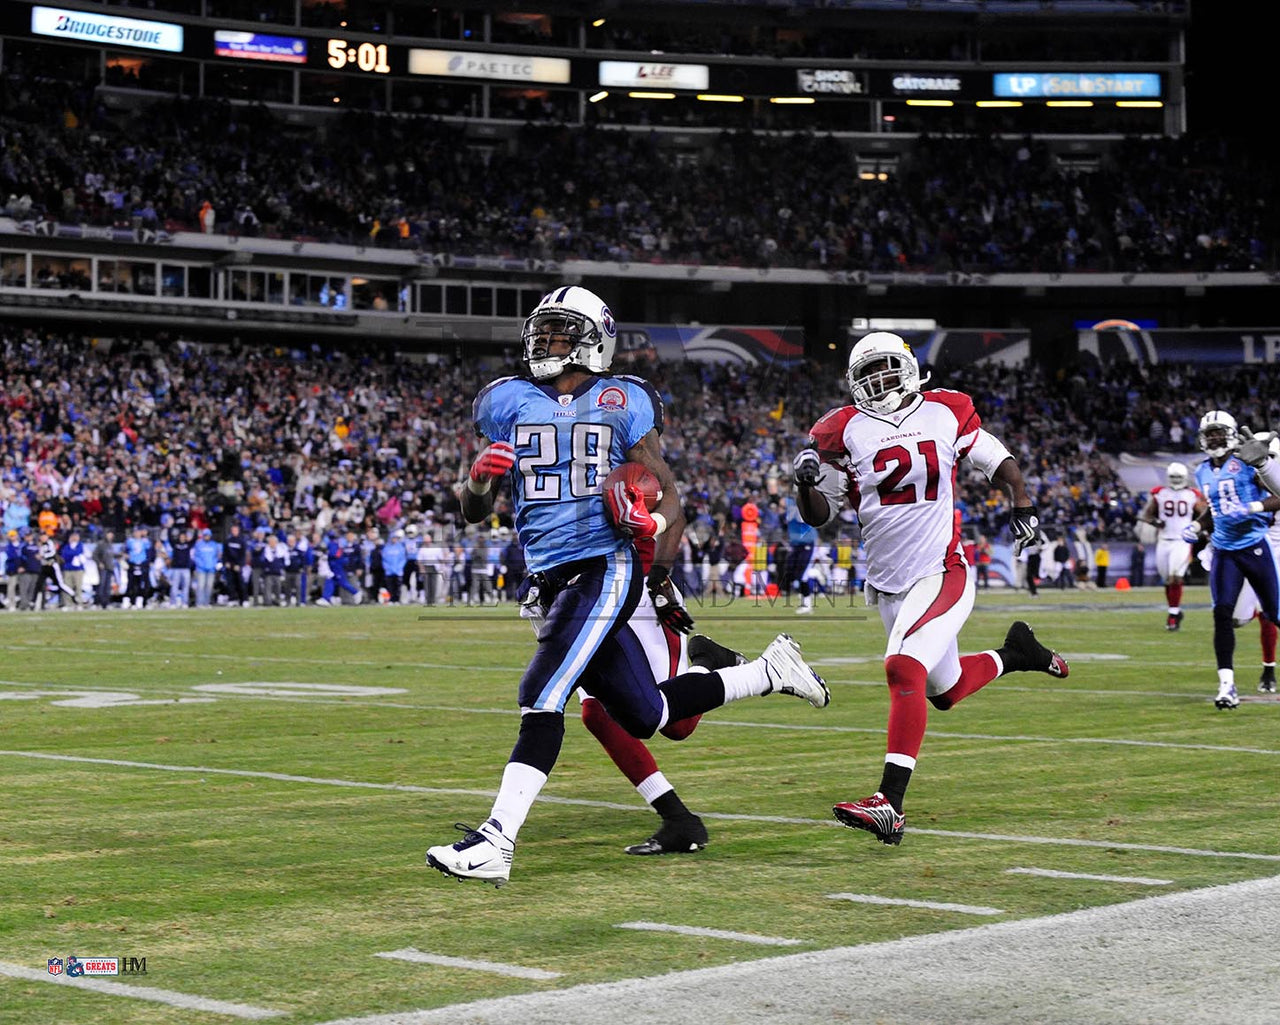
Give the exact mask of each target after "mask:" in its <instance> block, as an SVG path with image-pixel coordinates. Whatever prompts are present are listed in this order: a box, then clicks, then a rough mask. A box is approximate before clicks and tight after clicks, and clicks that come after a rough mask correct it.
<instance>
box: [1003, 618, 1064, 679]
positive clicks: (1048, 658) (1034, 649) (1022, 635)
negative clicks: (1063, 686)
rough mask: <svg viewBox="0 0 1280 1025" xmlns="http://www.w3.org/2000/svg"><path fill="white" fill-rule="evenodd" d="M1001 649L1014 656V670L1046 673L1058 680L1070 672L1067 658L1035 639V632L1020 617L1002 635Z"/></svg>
mask: <svg viewBox="0 0 1280 1025" xmlns="http://www.w3.org/2000/svg"><path fill="white" fill-rule="evenodd" d="M1003 650H1004V651H1006V652H1008V653H1009V654H1012V655H1013V656H1014V662H1015V665H1014V666H1012V667H1011V668H1012V670H1013V671H1014V672H1036V673H1048V674H1049V675H1050V676H1056V677H1058V679H1060V680H1062V679H1066V677H1067V676H1068V674H1069V673H1070V672H1071V667H1070V666H1069V665H1067V660H1066V659H1065V658H1063V657H1062V656H1061V655H1059V654H1058V653H1057V652H1056V651H1051V650H1050V649H1048V648H1046V647H1045V646H1044V645H1043V644H1041V643H1040V642H1039V641H1037V640H1036V635H1035V632H1034V631H1033V630H1032V629H1031V627H1030V626H1029V625H1028V624H1027V623H1024V622H1023V621H1022V620H1020V619H1019V620H1017V621H1016V622H1015V623H1014V624H1013V626H1011V627H1009V632H1008V633H1007V634H1005V635H1004V645H1003Z"/></svg>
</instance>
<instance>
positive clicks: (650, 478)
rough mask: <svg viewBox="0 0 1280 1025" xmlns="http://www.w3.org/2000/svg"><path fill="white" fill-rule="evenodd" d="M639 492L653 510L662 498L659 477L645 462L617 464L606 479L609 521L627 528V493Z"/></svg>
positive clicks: (650, 510) (646, 504) (606, 502)
mask: <svg viewBox="0 0 1280 1025" xmlns="http://www.w3.org/2000/svg"><path fill="white" fill-rule="evenodd" d="M624 490H625V491H626V492H627V495H630V494H638V495H639V496H640V497H641V498H643V499H644V507H645V509H646V510H647V511H648V512H652V511H653V510H654V509H656V508H657V507H658V502H659V501H660V500H661V498H662V488H661V487H659V485H658V478H657V477H655V476H654V475H653V471H652V470H650V469H649V468H648V467H647V466H645V465H644V464H643V463H623V464H621V465H620V466H615V467H614V468H613V469H612V470H611V471H610V472H609V476H607V477H606V478H605V479H604V508H605V514H606V515H607V516H608V517H609V522H610V523H612V524H613V525H614V526H615V527H618V528H619V529H625V523H624V522H623V521H625V520H626V518H627V516H626V512H627V510H626V506H627V505H628V504H629V503H628V502H627V495H624V494H623V491H624Z"/></svg>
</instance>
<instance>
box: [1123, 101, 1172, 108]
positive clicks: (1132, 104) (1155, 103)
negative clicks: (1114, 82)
mask: <svg viewBox="0 0 1280 1025" xmlns="http://www.w3.org/2000/svg"><path fill="white" fill-rule="evenodd" d="M1116 106H1117V107H1163V106H1164V104H1163V103H1162V102H1160V101H1159V100H1116Z"/></svg>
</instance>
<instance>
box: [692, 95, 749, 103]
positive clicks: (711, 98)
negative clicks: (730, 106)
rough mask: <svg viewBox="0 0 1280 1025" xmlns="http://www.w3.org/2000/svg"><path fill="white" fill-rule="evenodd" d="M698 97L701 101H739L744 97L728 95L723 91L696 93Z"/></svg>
mask: <svg viewBox="0 0 1280 1025" xmlns="http://www.w3.org/2000/svg"><path fill="white" fill-rule="evenodd" d="M698 99H700V100H702V102H703V103H741V102H742V101H743V100H745V99H746V97H745V96H729V95H727V94H724V93H698Z"/></svg>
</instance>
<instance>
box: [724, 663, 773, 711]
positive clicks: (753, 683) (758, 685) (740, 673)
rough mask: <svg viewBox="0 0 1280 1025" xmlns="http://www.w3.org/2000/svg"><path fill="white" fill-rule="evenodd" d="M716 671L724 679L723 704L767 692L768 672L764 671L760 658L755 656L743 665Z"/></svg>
mask: <svg viewBox="0 0 1280 1025" xmlns="http://www.w3.org/2000/svg"><path fill="white" fill-rule="evenodd" d="M717 672H719V674H720V679H721V680H722V681H724V700H725V704H728V703H729V702H730V701H738V700H740V699H742V698H749V697H753V696H755V695H757V694H767V693H769V674H768V673H766V672H765V668H764V662H763V660H761V659H758V658H757V659H755V660H754V661H751V662H748V663H747V664H746V665H743V666H729V668H728V669H719V670H717Z"/></svg>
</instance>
